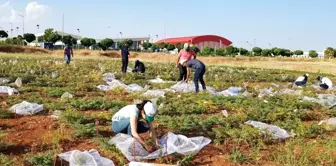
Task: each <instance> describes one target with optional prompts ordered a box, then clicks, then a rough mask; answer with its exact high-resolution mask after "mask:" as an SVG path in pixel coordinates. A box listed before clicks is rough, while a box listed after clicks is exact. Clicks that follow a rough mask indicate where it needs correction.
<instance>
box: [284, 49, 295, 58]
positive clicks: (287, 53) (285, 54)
mask: <svg viewBox="0 0 336 166" xmlns="http://www.w3.org/2000/svg"><path fill="white" fill-rule="evenodd" d="M293 54H294V53H293V52H292V51H291V50H288V49H283V54H282V56H286V57H290V56H292V55H293Z"/></svg>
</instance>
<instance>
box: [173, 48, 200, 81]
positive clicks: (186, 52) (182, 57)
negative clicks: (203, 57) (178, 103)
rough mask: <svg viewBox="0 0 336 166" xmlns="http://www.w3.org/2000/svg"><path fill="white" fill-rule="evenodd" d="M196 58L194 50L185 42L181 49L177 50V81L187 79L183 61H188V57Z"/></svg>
mask: <svg viewBox="0 0 336 166" xmlns="http://www.w3.org/2000/svg"><path fill="white" fill-rule="evenodd" d="M192 58H193V59H196V54H195V52H194V50H192V49H190V47H189V44H188V43H185V44H184V46H183V49H182V50H181V51H180V52H179V54H178V58H177V61H176V67H177V68H179V71H180V77H179V81H182V80H183V81H185V80H186V79H187V67H185V66H183V65H182V62H183V61H188V60H190V59H192Z"/></svg>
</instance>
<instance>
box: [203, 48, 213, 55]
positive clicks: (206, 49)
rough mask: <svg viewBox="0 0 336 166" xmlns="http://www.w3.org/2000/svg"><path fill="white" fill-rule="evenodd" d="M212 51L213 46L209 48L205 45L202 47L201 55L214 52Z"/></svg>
mask: <svg viewBox="0 0 336 166" xmlns="http://www.w3.org/2000/svg"><path fill="white" fill-rule="evenodd" d="M214 51H215V49H213V48H211V47H209V46H206V47H204V49H203V51H202V54H203V55H211V54H213V53H214Z"/></svg>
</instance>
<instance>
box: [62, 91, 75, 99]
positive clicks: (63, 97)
mask: <svg viewBox="0 0 336 166" xmlns="http://www.w3.org/2000/svg"><path fill="white" fill-rule="evenodd" d="M72 98H73V95H72V94H71V93H69V92H65V93H63V95H62V96H61V99H72Z"/></svg>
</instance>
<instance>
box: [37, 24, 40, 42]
mask: <svg viewBox="0 0 336 166" xmlns="http://www.w3.org/2000/svg"><path fill="white" fill-rule="evenodd" d="M36 27H37V35H38V33H39V30H40V25H39V24H37V25H36ZM38 37H39V36H37V37H36V41H37V43H39V41H38Z"/></svg>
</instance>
